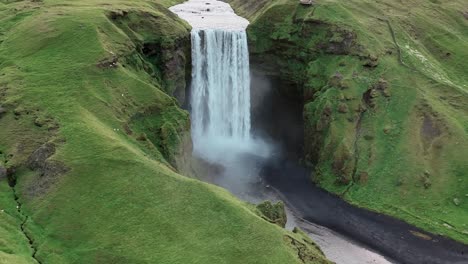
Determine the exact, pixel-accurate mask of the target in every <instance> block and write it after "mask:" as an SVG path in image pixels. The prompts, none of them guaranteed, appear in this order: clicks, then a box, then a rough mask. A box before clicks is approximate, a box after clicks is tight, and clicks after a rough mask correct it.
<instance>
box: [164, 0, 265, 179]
mask: <svg viewBox="0 0 468 264" xmlns="http://www.w3.org/2000/svg"><path fill="white" fill-rule="evenodd" d="M170 10H171V11H172V12H174V13H175V14H177V15H178V16H179V17H180V18H182V19H184V20H186V21H187V22H188V23H189V24H190V25H191V26H192V31H191V39H192V84H191V87H190V90H191V97H190V100H191V101H190V102H191V103H190V105H191V122H192V140H193V146H194V148H193V149H194V152H195V154H197V156H201V157H203V158H204V159H206V160H208V161H211V162H216V163H218V164H220V163H222V164H223V165H224V166H225V167H226V168H227V167H229V165H227V164H228V163H230V162H231V161H233V160H235V159H237V158H238V155H242V154H245V153H251V154H252V153H254V154H255V155H259V156H266V155H268V153H269V151H270V149H269V146H268V145H267V144H265V143H264V142H263V141H262V140H259V139H255V138H254V137H253V136H252V135H251V131H250V130H251V128H250V72H249V51H248V47H247V34H246V32H245V30H246V28H247V26H248V25H249V21H247V20H246V19H245V18H242V17H239V16H238V15H236V14H235V13H234V10H232V8H231V6H230V5H229V4H228V3H225V2H222V1H217V0H189V1H187V2H184V3H182V4H179V5H175V6H172V7H171V8H170ZM234 167H236V168H239V167H242V165H240V166H238V165H236V166H234ZM234 167H233V168H234ZM241 174H245V175H247V174H248V173H247V172H245V173H244V172H243V173H241Z"/></svg>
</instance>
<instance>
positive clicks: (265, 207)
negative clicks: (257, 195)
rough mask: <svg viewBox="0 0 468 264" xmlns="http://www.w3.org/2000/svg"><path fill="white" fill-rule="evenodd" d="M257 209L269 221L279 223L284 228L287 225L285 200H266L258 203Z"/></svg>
mask: <svg viewBox="0 0 468 264" xmlns="http://www.w3.org/2000/svg"><path fill="white" fill-rule="evenodd" d="M257 209H258V210H259V211H260V213H261V214H262V216H263V218H264V219H265V220H267V221H268V222H270V223H273V224H277V225H279V226H280V227H283V228H284V227H285V226H286V221H287V219H286V211H285V209H284V204H283V202H281V201H280V202H277V203H276V204H272V203H271V202H270V201H265V202H263V203H261V204H259V205H257Z"/></svg>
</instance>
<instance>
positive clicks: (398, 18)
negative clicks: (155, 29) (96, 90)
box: [230, 0, 468, 243]
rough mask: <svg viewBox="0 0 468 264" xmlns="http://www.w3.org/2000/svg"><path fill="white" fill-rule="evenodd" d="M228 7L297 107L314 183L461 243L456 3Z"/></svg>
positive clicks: (461, 45)
mask: <svg viewBox="0 0 468 264" xmlns="http://www.w3.org/2000/svg"><path fill="white" fill-rule="evenodd" d="M230 2H231V4H232V5H233V6H234V7H235V9H236V10H237V11H238V12H239V13H240V14H241V15H245V16H247V17H248V18H250V19H251V22H252V23H251V26H250V27H249V29H248V31H249V38H250V41H251V51H252V53H253V58H254V59H260V60H261V61H263V62H265V63H266V64H269V66H270V68H276V69H278V74H280V75H281V76H283V77H284V79H287V80H289V81H292V82H293V83H295V84H296V85H297V87H298V89H299V90H300V92H302V93H303V95H304V104H305V106H304V120H305V130H306V131H305V134H306V136H305V143H306V144H305V155H306V156H305V161H306V162H308V163H310V164H313V165H314V167H315V168H316V173H315V176H314V177H315V181H316V182H317V183H318V184H319V185H320V186H322V187H324V188H325V189H327V190H329V191H332V192H334V193H337V194H339V195H342V196H343V197H344V198H345V199H346V200H348V201H350V202H351V203H354V204H356V205H359V206H363V207H367V208H370V209H372V210H376V211H379V212H383V213H386V214H390V215H393V216H396V217H399V218H401V219H404V220H405V221H408V222H410V223H412V224H415V225H417V226H419V227H421V228H423V229H425V230H428V231H431V232H434V233H439V234H444V235H447V236H449V237H452V238H454V239H457V240H459V241H462V242H465V243H468V223H467V222H466V219H468V167H467V165H468V163H467V161H466V157H467V156H468V136H467V135H468V108H467V105H468V68H467V67H466V60H467V59H468V52H467V48H468V19H467V10H466V6H465V5H464V4H463V1H422V0H411V1H357V0H356V1H335V0H317V1H314V2H315V5H314V6H307V7H305V6H301V5H299V4H298V1H293V0H277V1H273V2H268V1H236V0H233V1H230ZM272 65H273V66H274V67H271V66H272Z"/></svg>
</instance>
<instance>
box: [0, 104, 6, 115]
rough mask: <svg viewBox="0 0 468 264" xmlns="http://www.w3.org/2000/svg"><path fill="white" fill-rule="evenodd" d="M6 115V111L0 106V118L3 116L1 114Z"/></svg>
mask: <svg viewBox="0 0 468 264" xmlns="http://www.w3.org/2000/svg"><path fill="white" fill-rule="evenodd" d="M5 113H6V109H5V108H4V107H2V106H1V105H0V117H2V116H3V114H5Z"/></svg>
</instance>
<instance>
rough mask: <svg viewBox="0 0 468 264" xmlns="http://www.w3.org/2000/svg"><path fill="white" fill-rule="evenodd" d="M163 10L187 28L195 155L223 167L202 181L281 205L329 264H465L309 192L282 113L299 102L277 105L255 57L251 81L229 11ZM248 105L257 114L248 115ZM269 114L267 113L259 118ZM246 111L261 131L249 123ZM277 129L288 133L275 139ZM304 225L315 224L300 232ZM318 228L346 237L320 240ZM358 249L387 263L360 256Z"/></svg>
mask: <svg viewBox="0 0 468 264" xmlns="http://www.w3.org/2000/svg"><path fill="white" fill-rule="evenodd" d="M207 6H209V7H210V8H208V9H207V8H206V7H207ZM170 9H171V10H172V11H173V12H175V13H176V14H178V15H179V16H180V17H181V18H183V19H185V20H186V21H188V22H189V23H190V24H191V25H192V26H193V29H192V31H191V39H192V60H193V61H192V81H191V86H190V89H191V105H190V109H191V116H192V118H191V120H192V138H193V142H194V154H195V155H198V156H199V157H202V158H203V159H205V160H206V161H208V162H210V163H215V164H218V165H220V166H221V167H222V168H221V171H217V172H215V173H214V174H215V175H211V176H209V177H208V179H210V180H208V181H209V182H211V183H215V184H217V185H219V186H222V187H224V188H226V189H228V190H230V191H231V192H232V193H233V194H235V195H237V196H238V197H240V198H242V199H245V200H247V201H250V202H254V203H255V202H259V201H261V200H262V199H270V200H278V199H279V198H281V199H283V200H284V201H285V202H286V203H287V205H288V207H290V208H289V209H287V210H288V212H289V216H290V217H291V219H290V223H289V225H291V226H294V225H298V226H301V227H302V228H304V229H305V230H308V232H309V236H311V238H316V240H318V241H320V242H319V245H320V246H321V247H322V250H324V252H325V253H326V255H327V257H328V258H329V259H331V260H332V261H335V262H336V263H362V262H369V263H370V262H376V263H390V262H401V263H444V262H446V261H450V262H452V263H463V262H464V261H468V257H466V256H465V252H466V249H467V248H466V247H465V246H463V245H459V244H457V243H455V242H453V241H450V240H448V239H446V238H443V237H438V238H437V242H436V243H437V244H434V241H435V240H433V241H431V240H432V239H429V241H428V240H427V239H425V237H429V236H430V235H429V234H427V233H425V232H424V231H423V230H420V229H418V228H416V227H413V226H411V225H408V224H406V223H404V222H402V221H399V220H397V219H393V218H391V217H388V216H385V215H379V214H377V213H373V212H370V211H366V210H363V209H360V208H357V207H353V206H351V205H349V204H346V203H345V202H343V201H341V199H340V198H339V197H336V196H333V195H331V194H328V193H326V192H324V191H322V190H319V189H318V188H317V187H316V186H313V185H312V184H311V179H310V178H309V175H310V174H311V172H310V170H309V169H307V168H305V167H304V166H303V165H300V163H299V162H298V159H301V155H303V154H302V151H301V146H302V145H303V144H304V143H303V141H302V140H298V138H300V137H301V136H303V134H302V133H300V132H298V131H295V130H294V127H299V130H301V129H304V128H303V127H301V125H299V123H302V120H301V115H302V113H301V110H299V112H297V111H296V110H292V111H291V109H288V108H291V107H292V109H297V107H296V106H294V104H300V105H302V103H301V102H300V101H301V100H298V99H297V96H296V99H295V100H296V101H294V100H289V101H288V99H286V100H285V99H280V98H281V97H285V96H286V97H287V96H288V95H285V94H284V93H283V94H282V92H281V91H284V90H287V88H286V89H285V88H284V86H287V85H288V82H284V81H282V80H276V81H273V82H276V83H275V85H273V82H272V81H269V79H270V78H271V76H270V75H268V74H265V72H264V70H262V68H264V67H265V65H264V62H262V61H261V60H262V58H261V57H257V58H256V62H255V63H256V68H257V73H256V76H254V80H253V81H252V82H251V81H250V77H249V75H252V73H251V72H250V71H249V64H250V62H249V56H248V48H247V35H246V33H245V28H246V27H247V24H248V23H245V21H244V20H243V19H242V18H238V17H236V16H235V15H234V13H233V11H232V10H230V7H229V5H227V4H225V3H223V2H218V1H195V0H192V1H188V2H185V3H183V4H180V5H176V6H174V7H171V8H170ZM236 18H237V19H238V21H236ZM225 19H227V21H228V22H226V20H225ZM239 28H240V29H239ZM239 30H240V31H239ZM259 60H260V61H259ZM259 65H260V66H259ZM258 69H260V70H258ZM261 79H263V80H261ZM265 83H268V84H266V85H265ZM262 85H263V86H264V87H261V86H262ZM289 85H291V84H289ZM274 86H276V88H274ZM281 86H283V87H281ZM250 87H251V88H250ZM251 89H252V90H251ZM289 90H292V89H289ZM290 93H291V92H290ZM251 94H253V95H254V97H253V98H252V99H251ZM275 94H276V95H275ZM289 96H291V94H290V95H289ZM263 97H266V98H267V99H264V98H263ZM251 100H252V102H251ZM251 103H253V104H254V105H256V107H254V109H253V110H251V107H250V106H251ZM268 105H272V107H273V108H271V109H269V110H265V109H262V107H263V108H264V107H265V106H268ZM274 108H279V109H281V110H277V109H274ZM275 110H276V111H275ZM251 111H253V112H252V115H254V117H256V118H255V120H256V121H257V122H259V123H262V124H260V125H258V124H252V125H251V124H250V117H251ZM298 117H299V118H298ZM262 119H265V120H267V121H264V120H262ZM292 120H296V121H295V122H297V123H294V121H292ZM251 127H253V129H252V132H253V133H252V134H251V133H250V132H251ZM281 127H288V128H289V130H287V131H280V130H278V129H280V128H281ZM273 130H278V131H273ZM253 135H255V136H253ZM259 135H262V136H263V137H266V138H269V141H265V139H264V138H262V136H259ZM287 138H289V139H287ZM266 142H268V143H266ZM288 148H289V149H288ZM288 152H289V154H287V153H288ZM291 152H292V153H291ZM294 152H295V153H294ZM205 177H206V175H205ZM200 178H202V179H203V178H204V176H200ZM265 186H267V187H265ZM271 188H273V190H271ZM294 219H295V220H294ZM304 219H306V220H309V221H312V222H315V223H309V224H307V221H304ZM317 223H319V224H321V225H324V226H327V227H330V228H332V229H333V230H335V231H338V232H341V233H342V234H345V236H348V237H342V235H340V234H334V233H333V231H324V230H325V228H324V227H321V226H318V225H317ZM320 233H321V234H322V236H320V235H318V234H320ZM413 233H414V234H420V235H419V236H415V235H413ZM324 234H326V235H324ZM350 238H352V239H351V240H350ZM354 240H357V241H359V242H356V241H354ZM332 241H333V242H332ZM337 241H341V242H338V243H337ZM333 243H334V244H335V245H332V244H333ZM361 243H363V244H364V245H366V246H369V247H370V248H372V249H373V250H377V251H379V252H382V253H383V254H384V255H385V256H387V257H388V259H385V258H384V257H382V256H379V255H377V254H375V253H373V252H372V251H368V250H367V248H366V247H365V246H362V244H361ZM336 244H341V247H339V246H337V245H336ZM396 245H398V246H396ZM343 256H348V257H343Z"/></svg>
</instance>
